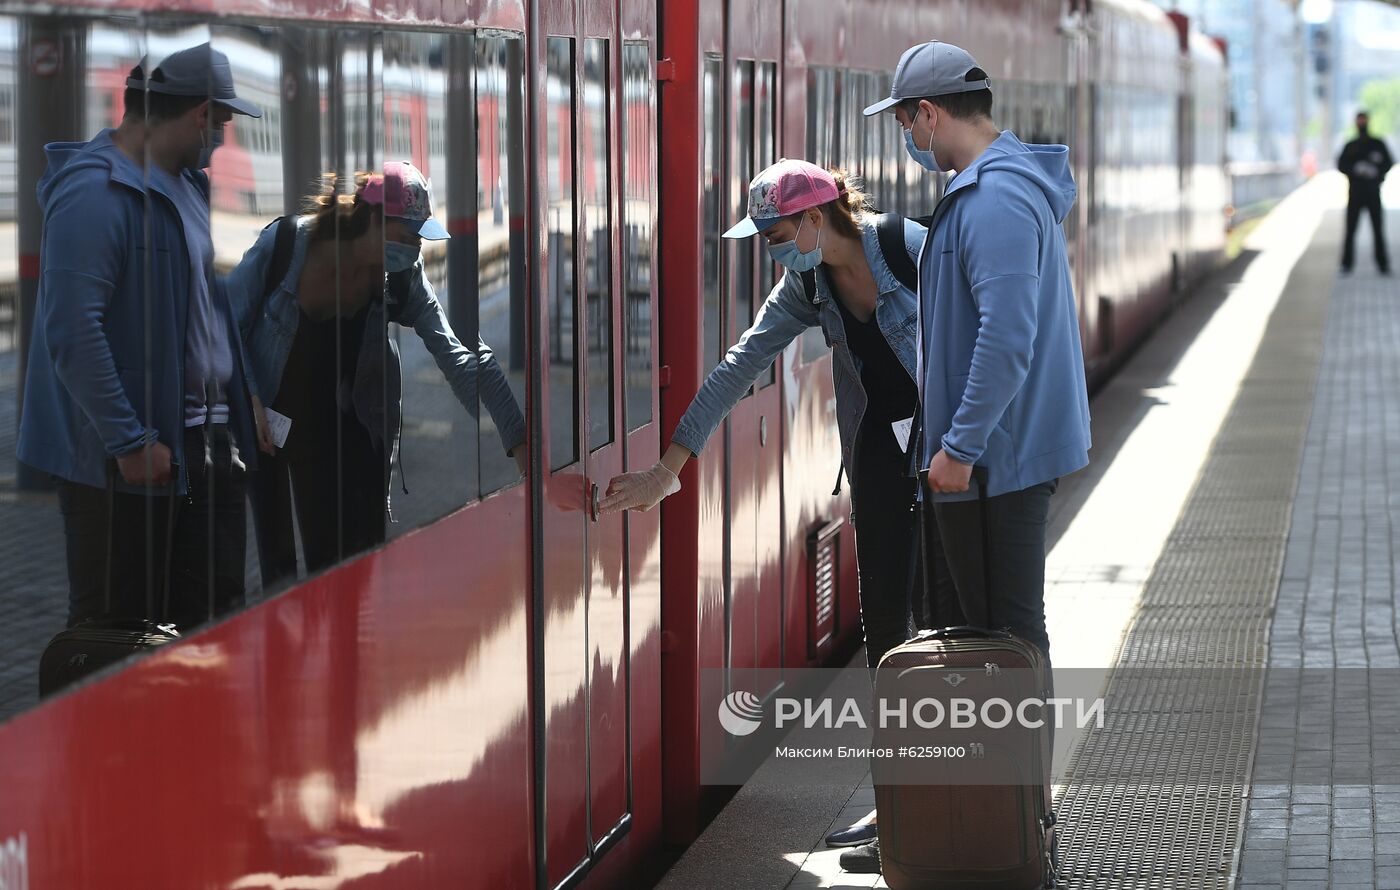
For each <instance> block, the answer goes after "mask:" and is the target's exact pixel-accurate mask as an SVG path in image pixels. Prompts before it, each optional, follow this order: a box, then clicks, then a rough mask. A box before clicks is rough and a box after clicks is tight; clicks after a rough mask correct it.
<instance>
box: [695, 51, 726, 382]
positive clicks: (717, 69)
mask: <svg viewBox="0 0 1400 890" xmlns="http://www.w3.org/2000/svg"><path fill="white" fill-rule="evenodd" d="M723 65H724V62H723V60H722V59H720V58H719V57H718V56H706V57H705V73H704V77H705V84H704V98H703V102H704V107H703V108H702V109H701V111H700V114H701V116H702V117H703V119H704V120H703V122H702V123H703V125H704V128H705V134H704V138H705V146H704V150H703V153H702V154H703V158H704V161H703V163H704V166H705V169H704V172H703V174H702V175H703V176H704V180H705V181H704V183H703V186H704V190H705V195H704V205H705V206H704V211H703V212H704V219H703V221H702V222H703V225H704V239H705V243H704V263H705V268H704V271H703V273H702V274H703V278H704V288H705V293H704V303H705V306H704V313H705V316H704V333H703V338H704V349H705V351H704V354H703V355H702V356H701V361H702V362H703V363H704V364H705V370H707V371H708V370H709V369H710V368H712V367H714V366H715V365H717V364H719V361H720V359H721V358H722V357H723V355H724V331H723V330H722V329H721V327H720V323H721V321H722V319H721V318H720V311H719V304H720V244H719V242H720V233H721V232H723V231H724V228H723V220H721V218H720V213H721V211H722V209H723V204H722V200H723V199H722V197H721V196H722V195H723V194H724V189H723V188H722V187H721V181H720V177H721V176H722V175H723V172H724V171H723V161H722V158H723V156H722V155H721V152H722V151H723V149H724V141H723V140H724V107H723V105H722V104H721V102H720V96H721V95H722V90H723V89H724V67H723Z"/></svg>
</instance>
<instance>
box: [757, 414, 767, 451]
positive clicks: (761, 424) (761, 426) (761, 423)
mask: <svg viewBox="0 0 1400 890" xmlns="http://www.w3.org/2000/svg"><path fill="white" fill-rule="evenodd" d="M767 444H768V418H767V417H759V418H758V447H759V448H763V447H764V446H766V445H767Z"/></svg>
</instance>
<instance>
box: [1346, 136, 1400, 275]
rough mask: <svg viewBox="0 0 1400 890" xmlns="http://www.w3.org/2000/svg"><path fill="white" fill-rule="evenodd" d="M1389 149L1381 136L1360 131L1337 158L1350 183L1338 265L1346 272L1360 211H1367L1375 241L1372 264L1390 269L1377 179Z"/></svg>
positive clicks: (1382, 173) (1382, 174)
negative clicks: (1343, 246) (1340, 262)
mask: <svg viewBox="0 0 1400 890" xmlns="http://www.w3.org/2000/svg"><path fill="white" fill-rule="evenodd" d="M1390 164H1391V159H1390V149H1388V148H1386V145H1385V143H1384V142H1382V141H1381V140H1379V139H1377V138H1375V137H1374V136H1371V135H1369V134H1367V133H1364V132H1363V133H1362V134H1361V135H1359V136H1357V137H1356V138H1355V139H1353V140H1351V141H1350V142H1348V143H1347V144H1346V148H1343V149H1342V156H1341V157H1339V158H1338V159H1337V169H1338V170H1341V171H1342V172H1343V173H1345V174H1346V176H1347V180H1348V181H1349V182H1350V183H1351V191H1350V194H1349V196H1348V197H1347V240H1346V248H1345V249H1344V250H1343V252H1342V269H1344V270H1346V271H1348V272H1350V271H1351V267H1352V263H1353V261H1354V260H1355V259H1356V224H1357V223H1358V222H1359V221H1360V219H1361V211H1363V210H1365V211H1366V212H1367V213H1369V214H1370V215H1371V233H1372V235H1373V236H1374V240H1375V242H1376V265H1377V266H1379V267H1380V270H1381V271H1382V272H1389V271H1390V254H1389V253H1388V252H1387V251H1386V245H1385V223H1384V220H1385V213H1384V211H1383V210H1382V209H1381V182H1382V181H1383V180H1384V179H1385V174H1386V172H1387V171H1388V170H1390Z"/></svg>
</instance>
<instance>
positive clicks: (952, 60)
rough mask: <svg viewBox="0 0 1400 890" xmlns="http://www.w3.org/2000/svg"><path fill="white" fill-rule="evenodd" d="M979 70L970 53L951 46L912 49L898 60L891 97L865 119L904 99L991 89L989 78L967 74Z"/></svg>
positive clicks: (940, 44)
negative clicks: (974, 78) (972, 77)
mask: <svg viewBox="0 0 1400 890" xmlns="http://www.w3.org/2000/svg"><path fill="white" fill-rule="evenodd" d="M978 67H981V66H979V65H978V64H977V60H976V59H974V58H973V57H972V55H971V54H970V53H968V51H967V50H965V49H963V48H962V47H960V46H953V44H951V43H943V42H941V41H938V40H930V41H929V42H928V43H921V44H919V45H918V46H911V47H909V48H908V49H906V50H905V51H904V55H902V56H900V57H899V64H898V65H896V66H895V69H894V83H893V84H891V85H890V96H889V98H888V99H881V100H880V101H879V102H876V103H875V104H874V105H871V106H869V107H868V108H866V109H865V116H866V117H869V116H870V115H872V114H879V113H880V112H882V111H885V110H886V109H888V108H890V107H892V106H894V105H896V104H897V103H899V102H903V101H904V100H905V99H924V98H927V97H929V96H947V95H950V94H952V93H970V92H972V91H973V90H990V89H991V88H992V81H991V79H990V78H978V79H977V80H968V79H967V73H968V72H969V71H971V70H972V69H973V68H978Z"/></svg>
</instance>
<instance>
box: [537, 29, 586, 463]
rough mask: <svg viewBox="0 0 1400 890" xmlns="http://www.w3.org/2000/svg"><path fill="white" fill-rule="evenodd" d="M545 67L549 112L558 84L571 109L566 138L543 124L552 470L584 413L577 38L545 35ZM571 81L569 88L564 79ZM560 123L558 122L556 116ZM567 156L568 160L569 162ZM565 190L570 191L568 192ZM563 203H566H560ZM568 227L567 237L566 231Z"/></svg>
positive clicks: (567, 451)
mask: <svg viewBox="0 0 1400 890" xmlns="http://www.w3.org/2000/svg"><path fill="white" fill-rule="evenodd" d="M556 49H559V50H563V51H565V54H564V57H563V58H561V59H560V60H558V61H560V63H561V65H566V70H567V77H563V78H560V77H558V76H556V75H557V74H560V73H563V70H564V69H563V68H561V70H560V71H555V70H554V67H553V66H554V65H555V63H556V59H555V58H554V54H555V50H556ZM544 51H545V67H546V72H547V73H546V76H545V80H546V86H545V92H546V97H547V98H546V102H545V113H546V114H549V113H550V111H551V109H552V108H553V107H554V104H555V103H554V102H553V101H552V97H549V91H550V90H554V89H559V92H558V95H559V97H560V99H561V101H560V103H559V104H560V105H563V104H566V103H565V102H564V101H562V100H563V99H564V98H565V97H567V107H568V113H567V115H566V116H565V117H566V120H567V123H568V127H567V132H568V140H567V142H565V141H564V140H563V139H562V138H561V136H562V133H563V131H562V130H561V129H560V127H559V126H557V125H556V126H549V125H548V123H549V122H548V121H546V125H545V126H544V127H543V129H544V133H545V138H544V143H545V154H546V158H545V188H544V190H543V192H544V195H545V197H546V201H547V204H546V207H545V208H544V210H545V238H546V242H547V251H548V253H547V255H548V257H549V264H550V271H549V273H548V275H547V280H548V282H549V284H548V287H547V288H546V291H547V293H546V297H545V299H546V302H547V305H548V306H549V331H548V332H547V333H546V337H547V341H548V343H549V354H548V356H547V361H546V362H545V365H546V367H547V368H549V371H547V373H548V374H549V377H550V387H549V413H550V421H549V469H550V471H551V472H557V471H559V470H562V469H565V468H566V467H570V466H572V465H574V464H576V463H578V461H579V457H580V455H579V424H580V422H581V420H582V418H581V417H580V416H579V415H580V411H579V395H580V389H581V387H580V383H581V382H582V381H581V380H580V379H579V378H580V375H579V355H578V346H577V344H578V337H577V334H576V332H575V327H576V324H577V320H578V315H579V309H578V281H577V276H576V274H575V272H574V270H575V269H576V268H577V266H578V238H579V232H578V219H577V217H578V200H579V198H578V175H577V171H576V169H575V166H576V163H577V158H576V155H577V145H578V104H577V103H578V96H577V92H578V91H577V89H576V84H575V81H576V79H577V72H578V47H577V40H576V39H575V38H574V37H572V36H567V35H550V36H548V37H546V38H545V46H544ZM561 84H562V85H566V86H567V94H566V93H565V92H564V91H563V89H562V88H561V87H560V85H561ZM556 123H557V122H556ZM565 162H567V166H566V163H565ZM566 171H567V173H568V181H567V183H564V182H563V177H564V174H565V172H566ZM566 193H567V194H566ZM566 197H567V208H568V209H567V212H566V213H563V212H559V213H556V212H554V205H555V204H556V203H557V204H561V205H562V204H564V203H565V198H566ZM561 209H562V208H561ZM560 222H567V228H558V229H556V228H554V226H556V225H557V224H558V223H560ZM565 233H567V237H566V238H565V237H563V236H564V235H565ZM556 236H559V243H558V244H556V243H553V242H554V240H555V238H556ZM563 309H567V310H568V315H567V318H568V326H567V329H566V328H565V319H564V317H563V313H562V312H561V310H563ZM556 367H562V368H564V369H565V370H564V373H563V374H560V375H556V374H555V373H554V369H555V368H556ZM556 378H558V379H562V380H567V381H568V385H567V386H558V387H556V385H555V383H556ZM565 404H567V406H568V407H567V412H568V413H567V417H568V422H566V423H563V424H561V423H560V421H561V419H563V418H562V417H561V416H560V415H561V409H562V408H563V406H564V405H565Z"/></svg>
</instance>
